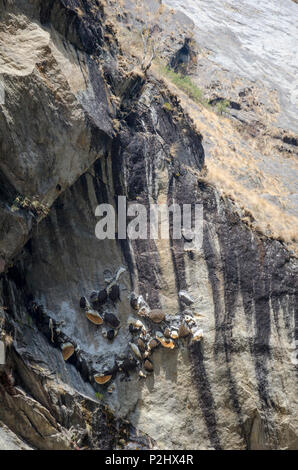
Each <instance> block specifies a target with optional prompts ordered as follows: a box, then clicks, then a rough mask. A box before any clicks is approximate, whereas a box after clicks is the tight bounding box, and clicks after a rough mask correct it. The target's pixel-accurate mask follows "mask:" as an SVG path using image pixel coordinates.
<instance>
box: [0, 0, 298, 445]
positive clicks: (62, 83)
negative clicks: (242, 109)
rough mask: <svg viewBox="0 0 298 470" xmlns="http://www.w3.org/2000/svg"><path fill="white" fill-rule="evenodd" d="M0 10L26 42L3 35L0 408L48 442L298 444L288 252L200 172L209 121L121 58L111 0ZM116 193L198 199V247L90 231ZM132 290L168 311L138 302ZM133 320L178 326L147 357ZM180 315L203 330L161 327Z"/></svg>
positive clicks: (28, 435) (292, 273) (7, 26)
mask: <svg viewBox="0 0 298 470" xmlns="http://www.w3.org/2000/svg"><path fill="white" fill-rule="evenodd" d="M1 13H2V15H1V31H3V35H2V36H1V40H2V39H3V41H4V40H5V44H14V43H15V41H16V42H17V43H18V44H19V47H18V48H14V47H9V48H7V49H5V48H4V47H2V48H1V49H0V60H1V62H0V66H1V67H3V69H2V70H1V73H2V74H3V81H4V85H5V103H4V105H1V107H0V132H1V134H0V136H1V137H0V143H1V147H0V148H1V161H0V179H1V188H0V197H1V198H0V204H1V206H0V210H1V221H2V228H1V245H0V250H1V252H0V256H1V259H2V264H1V267H2V271H3V273H2V275H1V279H0V299H1V309H0V320H1V326H2V334H3V340H4V341H6V344H7V357H8V359H7V364H6V366H5V367H4V368H2V370H1V371H0V394H1V405H0V420H1V422H3V423H4V424H5V425H6V426H7V427H8V428H9V429H10V431H9V432H12V433H15V434H16V435H17V436H19V438H20V439H22V440H24V441H26V443H28V444H29V446H31V447H34V448H40V449H71V448H101V449H114V448H127V449H134V448H152V447H155V448H160V449H165V448H168V449H282V448H289V449H293V448H297V447H298V436H297V393H296V375H295V371H296V367H297V357H296V343H295V339H296V338H295V308H296V303H295V302H296V294H297V292H296V280H297V262H296V258H295V257H294V256H293V254H291V253H290V252H289V250H288V249H287V246H286V245H285V244H283V243H282V242H280V241H277V240H272V239H270V238H268V237H266V236H264V234H262V233H257V232H256V231H253V230H252V229H251V228H250V227H249V226H248V225H247V224H246V223H245V222H244V221H243V220H242V213H241V210H240V209H239V207H238V206H237V205H236V204H235V203H234V202H232V201H231V200H229V199H228V198H225V197H222V196H221V195H220V194H219V193H218V192H217V190H216V189H215V188H214V187H213V186H212V185H210V184H208V183H207V182H206V181H205V180H204V178H202V177H201V171H202V169H203V167H204V148H203V145H202V136H201V135H200V134H199V133H198V132H197V130H196V128H195V127H194V125H193V122H192V120H191V119H190V118H189V117H188V115H187V114H186V113H185V112H184V110H183V108H182V107H181V105H180V103H179V101H178V100H177V97H176V96H175V95H174V94H172V93H171V92H170V91H169V89H167V88H166V87H165V85H164V83H163V82H162V81H160V80H158V79H157V78H156V77H154V75H149V76H148V77H145V76H144V75H143V74H142V73H141V72H140V71H138V70H137V69H131V67H130V66H128V64H127V61H128V59H127V57H126V55H125V54H124V53H122V51H121V47H120V45H119V43H118V40H117V34H116V32H115V30H114V28H113V26H112V25H111V23H110V21H109V17H108V16H107V15H106V13H105V5H104V4H103V5H102V4H101V2H97V1H95V2H91V1H88V0H84V1H83V0H69V1H68V0H53V1H50V0H43V1H39V0H32V1H31V2H25V1H22V0H21V1H18V2H14V1H12V2H11V1H2V2H1ZM23 38H26V41H25V44H26V46H24V47H25V49H24V51H23V53H21V51H22V42H23ZM36 42H38V47H36ZM3 44H4V42H3ZM3 44H2V46H3ZM165 103H169V104H170V107H169V106H165ZM173 148H175V154H173ZM122 195H126V196H127V198H128V201H129V202H139V203H142V204H144V205H145V206H147V207H148V206H149V204H150V202H155V203H168V204H171V203H172V202H174V201H175V202H177V203H178V204H184V203H187V204H193V205H194V204H202V205H203V207H204V226H203V234H204V236H203V245H202V247H201V249H195V248H193V247H192V246H190V244H189V243H188V241H187V240H185V239H183V240H181V241H180V240H179V241H178V240H173V239H170V240H150V241H149V240H136V241H128V240H122V241H120V240H117V239H116V240H104V241H99V240H97V238H96V237H95V226H96V223H97V218H96V217H95V215H94V214H95V208H96V206H97V205H98V204H101V203H110V204H112V205H114V206H115V207H116V204H117V197H118V196H122ZM17 197H21V201H24V199H22V198H24V197H27V198H29V202H30V203H28V204H27V205H24V204H23V203H22V204H21V207H20V205H19V206H18V205H17V206H16V207H15V201H16V198H17ZM34 201H35V205H33V202H34ZM36 201H37V202H38V204H37V203H36ZM12 207H14V209H13V210H12ZM43 207H46V208H47V210H46V211H42V210H41V209H40V208H43ZM37 209H40V210H37ZM113 283H114V284H113ZM112 284H113V285H117V286H118V287H119V291H118V289H117V292H116V290H114V291H113V292H114V294H115V295H110V292H111V290H110V286H111V285H112ZM104 289H106V292H107V295H104V296H101V297H100V299H102V300H100V301H99V296H98V295H95V296H94V295H93V296H91V299H90V295H91V294H92V292H94V291H95V292H96V293H98V292H103V290H104ZM118 294H119V295H118ZM132 295H134V296H135V297H132ZM83 296H85V297H86V299H87V300H88V302H89V301H90V302H91V303H92V301H94V302H93V304H94V305H92V308H93V309H94V311H98V314H99V315H100V316H101V318H103V324H102V325H99V324H97V325H96V324H94V322H91V321H90V320H88V318H87V317H86V312H85V309H84V308H82V305H81V306H80V298H81V297H83ZM140 296H142V299H143V300H142V302H139V305H140V307H145V311H146V308H148V309H150V310H151V311H154V312H155V314H154V318H155V319H156V315H157V314H156V312H164V313H165V315H164V314H162V315H161V316H160V322H159V320H158V322H155V321H154V322H152V321H151V320H150V316H148V315H138V313H139V312H138V310H141V308H140V309H138V308H135V306H136V304H137V305H138V302H137V301H136V299H138V298H139V297H140ZM132 298H133V299H134V301H133V302H132V301H131V300H132ZM83 307H84V305H83ZM107 314H109V315H113V316H115V317H111V316H109V317H108V316H107ZM148 317H149V318H148ZM188 317H190V318H191V320H189V318H188ZM113 318H117V319H119V322H120V325H118V323H115V321H114V320H113ZM131 318H133V319H134V321H135V322H137V321H141V322H142V323H143V324H144V328H145V329H146V332H147V333H148V335H149V336H150V338H151V337H152V338H153V336H154V335H155V334H157V338H158V337H159V336H158V333H161V334H162V335H165V340H167V341H173V344H174V347H173V349H171V348H167V347H164V346H163V344H162V342H160V341H159V340H157V344H155V345H154V347H152V351H151V352H150V356H149V358H147V360H149V361H150V363H151V364H152V366H153V371H152V372H151V371H150V370H148V369H150V367H149V365H148V364H147V369H146V370H145V371H144V368H143V365H144V363H145V359H146V358H145V356H143V354H144V353H143V351H142V346H141V345H140V343H138V344H139V346H140V348H141V351H140V350H139V352H140V357H136V355H135V352H134V351H136V349H135V348H133V349H132V348H131V346H130V343H134V344H137V339H138V337H139V334H140V333H139V328H142V327H139V326H138V325H137V326H136V324H135V322H134V321H133V323H132V324H133V325H134V326H133V327H130V326H129V325H130V324H131V323H130V322H131ZM107 320H108V321H107ZM187 321H188V322H189V321H190V322H191V321H193V322H194V324H195V325H196V327H197V328H198V329H201V330H202V331H203V332H204V334H203V335H202V336H203V337H202V338H200V340H198V341H195V340H194V337H195V335H194V334H189V335H185V337H180V338H179V339H176V338H175V339H171V338H167V333H166V331H165V330H166V329H169V331H170V333H169V335H171V331H172V330H171V329H172V328H174V329H175V328H176V330H177V331H179V330H180V325H181V324H182V323H183V322H185V324H187ZM111 323H112V324H111ZM190 325H191V323H190ZM119 326H120V328H119ZM134 328H135V329H136V331H135V330H134ZM111 329H114V330H113V331H115V330H117V335H114V334H113V335H110V336H108V331H110V330H111ZM106 330H107V331H106ZM105 333H106V334H105ZM152 338H151V339H152ZM145 342H146V338H145ZM68 343H70V344H72V345H73V346H74V348H75V352H74V354H72V355H71V357H70V358H69V359H68V360H67V361H65V360H64V359H63V355H62V350H61V345H63V344H68ZM165 344H167V343H166V341H165ZM139 346H138V347H139ZM137 354H138V353H137ZM140 371H143V373H144V372H145V373H144V375H145V376H146V377H143V376H140ZM94 377H108V381H107V382H106V383H105V384H103V385H100V384H99V383H98V382H99V381H101V382H104V380H99V381H97V383H96V380H94ZM5 439H8V437H7V438H5ZM0 442H1V437H0ZM4 442H5V441H4ZM5 445H6V444H5V443H4V444H3V446H5ZM18 445H19V446H21V444H18Z"/></svg>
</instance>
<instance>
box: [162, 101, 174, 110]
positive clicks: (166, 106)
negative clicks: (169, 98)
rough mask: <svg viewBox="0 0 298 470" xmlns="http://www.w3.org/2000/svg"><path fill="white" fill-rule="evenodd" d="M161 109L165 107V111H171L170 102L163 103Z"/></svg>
mask: <svg viewBox="0 0 298 470" xmlns="http://www.w3.org/2000/svg"><path fill="white" fill-rule="evenodd" d="M163 109H165V110H166V111H172V110H173V108H172V105H171V103H168V102H166V103H164V104H163Z"/></svg>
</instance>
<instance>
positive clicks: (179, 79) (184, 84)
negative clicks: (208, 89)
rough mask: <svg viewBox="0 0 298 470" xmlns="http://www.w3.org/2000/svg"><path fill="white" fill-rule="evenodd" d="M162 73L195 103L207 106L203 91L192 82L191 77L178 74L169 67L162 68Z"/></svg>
mask: <svg viewBox="0 0 298 470" xmlns="http://www.w3.org/2000/svg"><path fill="white" fill-rule="evenodd" d="M161 73H162V75H164V76H165V77H167V78H168V79H169V80H170V81H171V82H172V83H174V85H176V87H177V88H179V89H180V90H182V91H184V93H186V94H187V96H189V97H190V98H191V99H192V100H193V101H196V102H197V103H201V104H206V100H205V99H204V97H203V93H202V90H200V88H198V87H197V86H196V85H195V84H194V83H193V82H192V80H191V78H190V77H187V76H184V75H181V74H179V73H176V72H174V71H173V70H171V69H170V68H168V67H161Z"/></svg>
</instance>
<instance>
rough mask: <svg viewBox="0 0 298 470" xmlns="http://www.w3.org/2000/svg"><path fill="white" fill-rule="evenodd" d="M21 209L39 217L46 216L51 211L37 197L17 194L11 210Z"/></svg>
mask: <svg viewBox="0 0 298 470" xmlns="http://www.w3.org/2000/svg"><path fill="white" fill-rule="evenodd" d="M19 209H24V210H27V211H28V212H31V213H32V214H33V215H34V216H35V217H37V218H39V217H42V216H46V215H48V213H49V208H48V207H47V206H45V205H44V204H42V203H41V202H40V201H39V200H38V199H37V198H29V197H26V196H21V195H20V196H17V197H16V198H15V200H14V203H13V205H12V206H11V210H12V211H13V212H16V211H17V210H19Z"/></svg>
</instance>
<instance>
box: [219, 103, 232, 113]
mask: <svg viewBox="0 0 298 470" xmlns="http://www.w3.org/2000/svg"><path fill="white" fill-rule="evenodd" d="M229 106H230V102H229V101H228V100H221V101H219V102H218V103H217V105H216V111H217V112H218V114H224V113H226V112H227V108H228V107H229Z"/></svg>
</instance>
